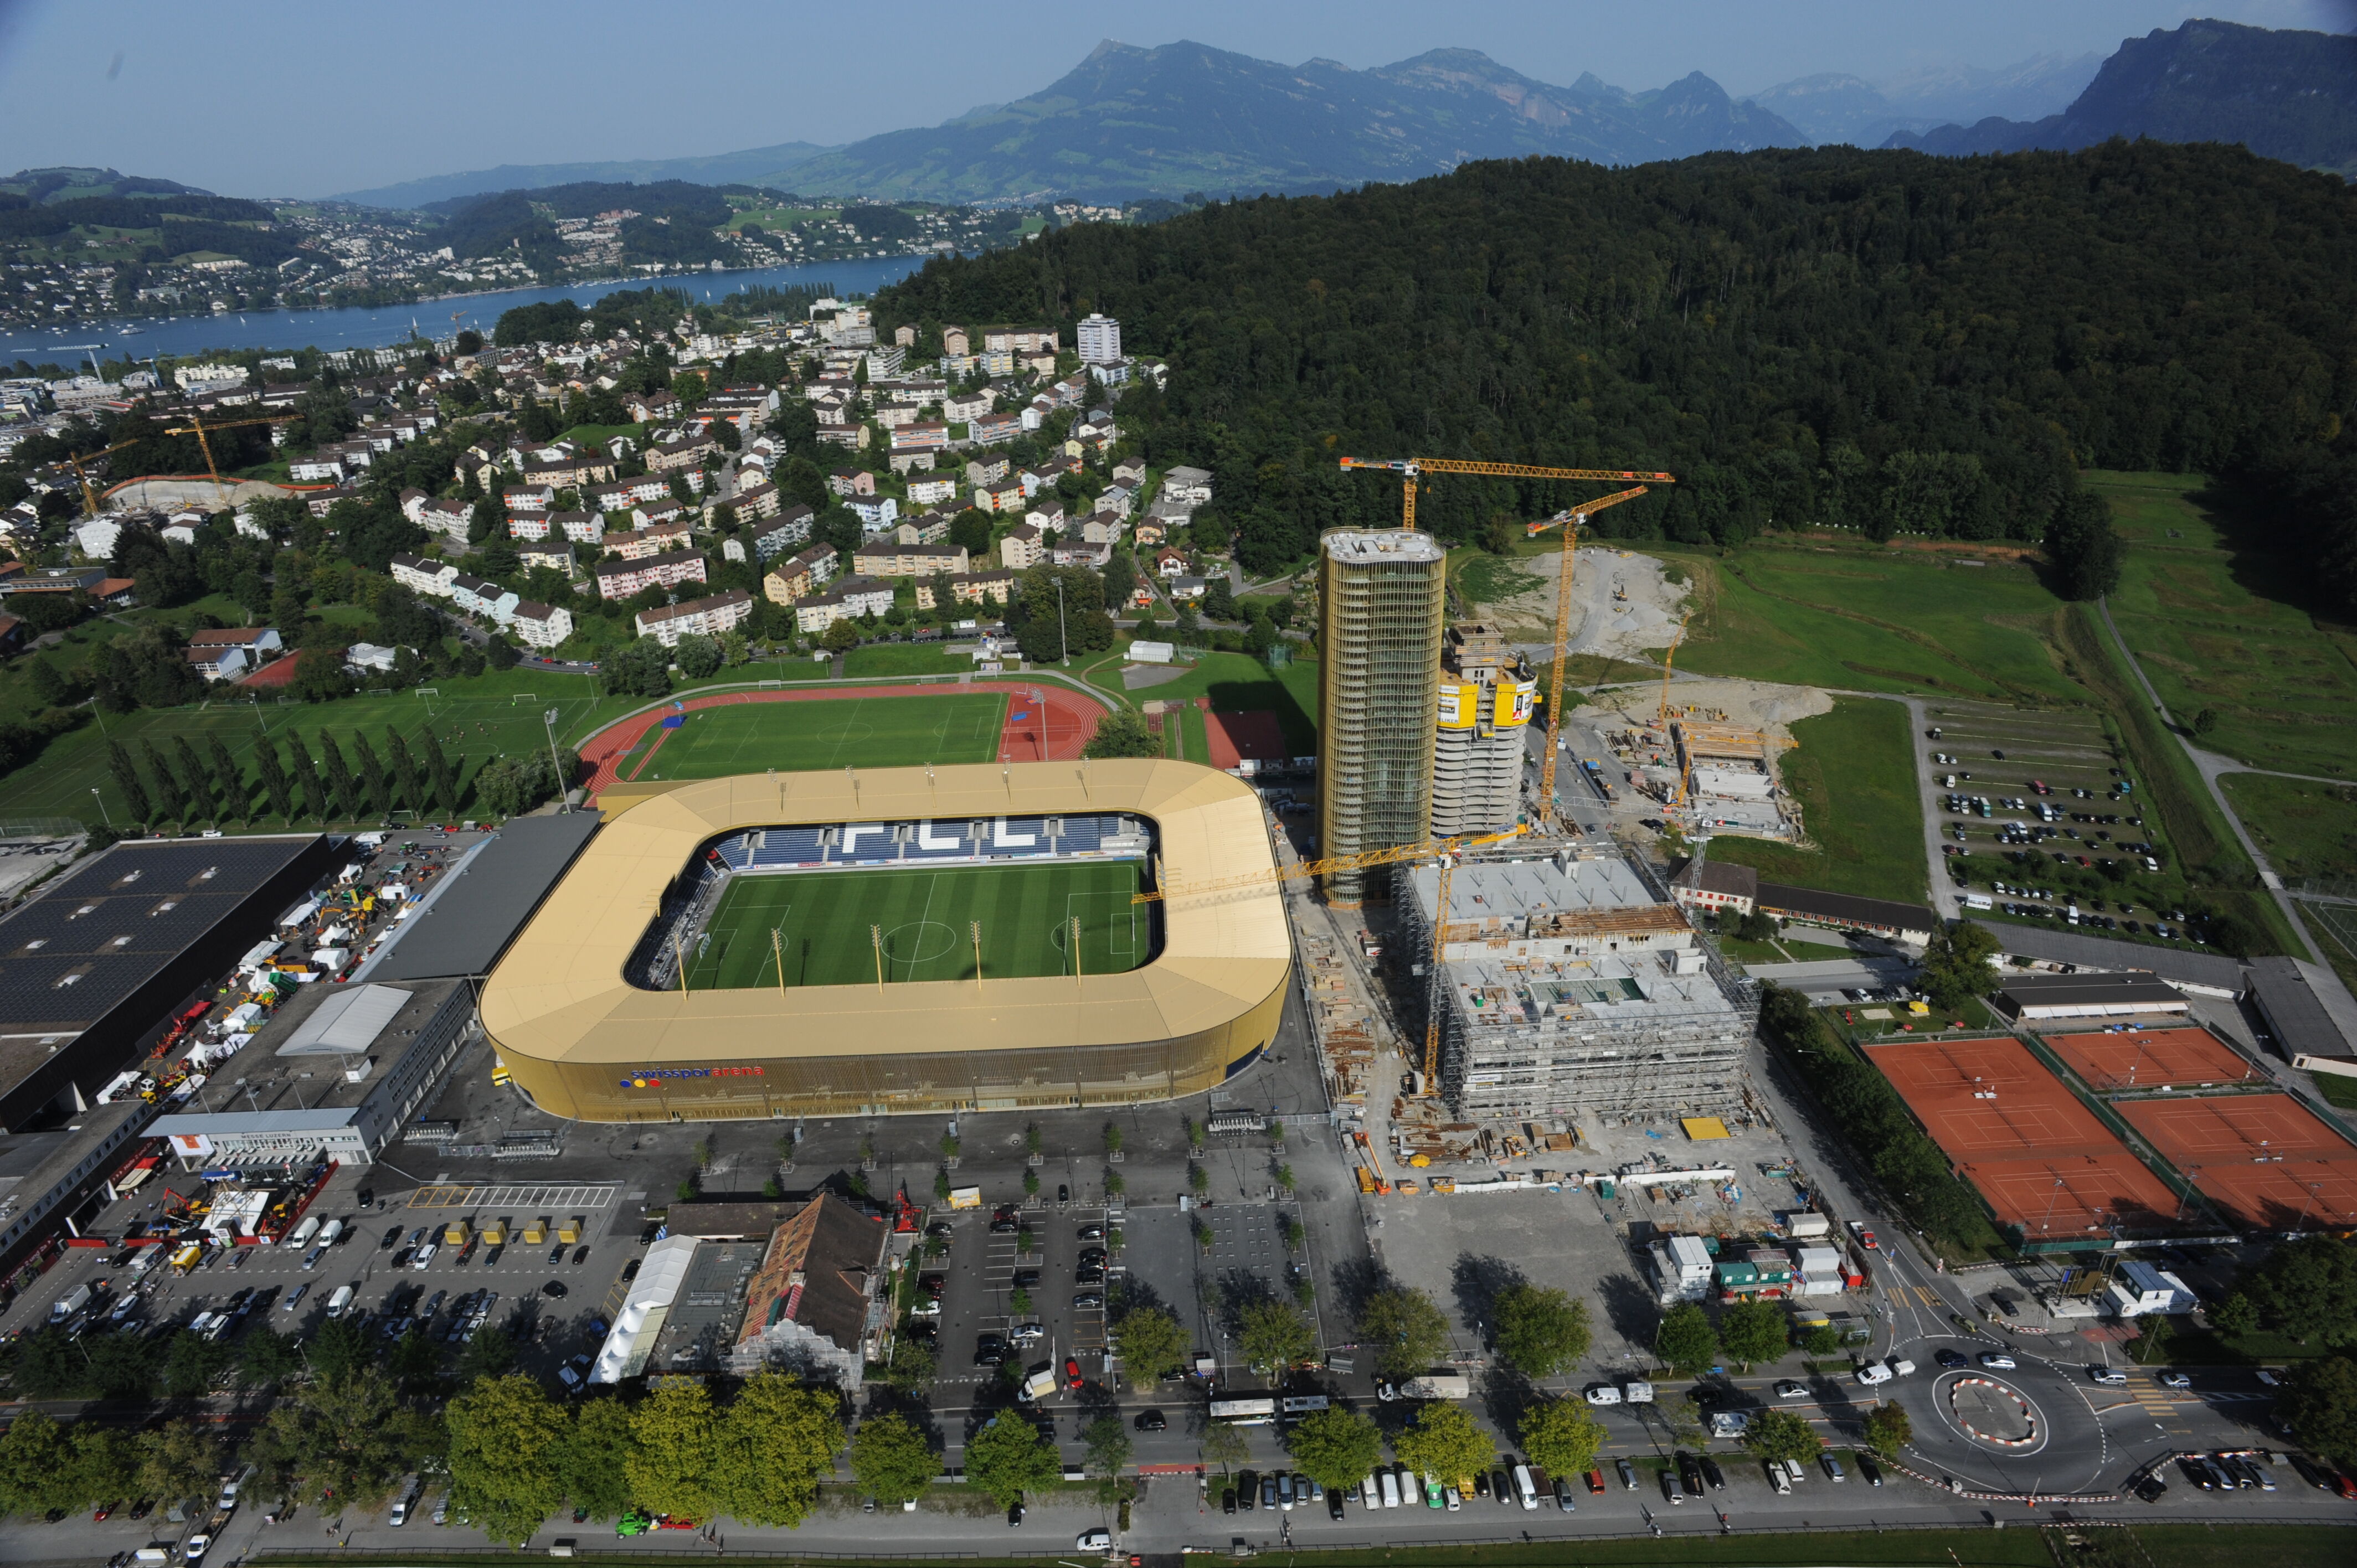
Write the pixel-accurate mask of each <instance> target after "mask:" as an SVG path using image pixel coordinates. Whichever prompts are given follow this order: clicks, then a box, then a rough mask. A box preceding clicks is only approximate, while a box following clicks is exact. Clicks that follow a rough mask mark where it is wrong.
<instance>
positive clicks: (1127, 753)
mask: <svg viewBox="0 0 2357 1568" xmlns="http://www.w3.org/2000/svg"><path fill="white" fill-rule="evenodd" d="M1081 755H1082V757H1160V756H1161V755H1162V737H1161V736H1158V735H1156V734H1155V733H1154V732H1153V731H1152V730H1150V729H1148V728H1146V715H1145V714H1141V713H1138V712H1137V711H1136V710H1135V709H1134V708H1115V709H1114V711H1113V712H1111V713H1109V714H1105V715H1104V717H1103V718H1101V719H1099V720H1098V721H1097V727H1096V732H1095V733H1094V734H1092V735H1091V736H1089V740H1088V744H1087V745H1086V746H1082V748H1081Z"/></svg>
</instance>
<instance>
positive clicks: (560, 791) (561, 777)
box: [540, 708, 573, 811]
mask: <svg viewBox="0 0 2357 1568" xmlns="http://www.w3.org/2000/svg"><path fill="white" fill-rule="evenodd" d="M540 722H541V726H542V727H543V728H544V729H545V730H547V732H548V765H549V767H550V768H553V769H554V770H555V773H556V800H557V810H559V811H571V810H572V809H573V807H572V805H571V804H570V802H569V801H567V800H566V799H565V786H566V784H567V782H568V781H567V780H566V779H565V764H563V763H562V762H559V761H558V760H557V759H556V710H555V709H554V708H551V709H549V710H548V712H546V713H544V714H542V715H541V716H540Z"/></svg>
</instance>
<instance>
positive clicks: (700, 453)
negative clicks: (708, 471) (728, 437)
mask: <svg viewBox="0 0 2357 1568" xmlns="http://www.w3.org/2000/svg"><path fill="white" fill-rule="evenodd" d="M719 455H720V443H718V442H717V441H715V440H714V439H713V438H712V437H711V436H709V435H700V434H699V435H683V436H681V437H680V438H679V439H678V440H676V441H666V442H663V443H662V445H660V446H650V447H648V448H647V471H648V472H650V473H666V474H667V473H672V472H674V471H676V472H681V473H694V472H696V471H698V470H699V469H700V468H701V466H702V464H703V462H704V459H705V458H706V457H716V456H719ZM688 482H689V483H690V484H694V482H695V481H694V479H690V480H689V481H688Z"/></svg>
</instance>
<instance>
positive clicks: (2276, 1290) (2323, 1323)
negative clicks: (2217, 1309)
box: [2241, 1236, 2357, 1349]
mask: <svg viewBox="0 0 2357 1568" xmlns="http://www.w3.org/2000/svg"><path fill="white" fill-rule="evenodd" d="M2241 1288H2242V1294H2244V1295H2245V1296H2247V1297H2249V1299H2250V1301H2251V1302H2252V1304H2253V1305H2255V1306H2256V1307H2257V1308H2258V1309H2259V1311H2260V1312H2261V1313H2262V1314H2263V1315H2265V1316H2266V1317H2267V1318H2268V1319H2270V1320H2271V1321H2272V1322H2274V1324H2275V1325H2276V1326H2277V1327H2278V1328H2281V1329H2282V1330H2283V1331H2284V1332H2285V1333H2286V1334H2288V1335H2290V1336H2291V1337H2293V1338H2294V1339H2297V1340H2298V1341H2299V1342H2300V1343H2301V1344H2303V1345H2305V1344H2308V1343H2309V1342H2310V1341H2314V1342H2316V1343H2319V1344H2321V1345H2324V1346H2327V1347H2329V1348H2333V1349H2347V1348H2352V1347H2357V1244H2352V1243H2351V1242H2347V1241H2342V1240H2336V1239H2334V1238H2333V1237H2330V1236H2303V1237H2301V1238H2300V1239H2299V1240H2297V1241H2287V1242H2285V1243H2283V1244H2282V1245H2281V1246H2279V1247H2277V1248H2276V1250H2275V1251H2272V1252H2270V1253H2268V1254H2267V1256H2266V1259H2265V1260H2264V1261H2263V1262H2260V1264H2259V1265H2258V1267H2256V1268H2255V1269H2253V1270H2251V1271H2249V1272H2248V1273H2245V1274H2244V1278H2243V1281H2242V1287H2241Z"/></svg>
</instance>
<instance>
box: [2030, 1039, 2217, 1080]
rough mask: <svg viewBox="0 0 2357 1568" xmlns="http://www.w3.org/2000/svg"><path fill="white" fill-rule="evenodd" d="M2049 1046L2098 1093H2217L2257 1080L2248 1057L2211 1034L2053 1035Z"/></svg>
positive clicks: (2048, 1040)
mask: <svg viewBox="0 0 2357 1568" xmlns="http://www.w3.org/2000/svg"><path fill="white" fill-rule="evenodd" d="M2045 1044H2046V1046H2047V1047H2048V1048H2049V1049H2050V1050H2051V1051H2053V1053H2054V1054H2055V1055H2056V1056H2059V1057H2061V1058H2062V1060H2063V1062H2064V1064H2065V1065H2066V1066H2068V1067H2069V1068H2070V1069H2071V1070H2072V1072H2075V1073H2077V1074H2078V1075H2079V1076H2080V1078H2082V1079H2084V1080H2085V1081H2086V1084H2087V1087H2088V1088H2090V1089H2093V1090H2098V1091H2102V1090H2114V1089H2158V1088H2159V1087H2160V1086H2161V1085H2163V1084H2167V1085H2169V1087H2171V1088H2174V1089H2190V1088H2201V1089H2210V1088H2215V1087H2216V1086H2218V1085H2220V1084H2227V1083H2244V1082H2247V1081H2249V1080H2251V1079H2256V1078H2258V1077H2259V1076H2260V1075H2259V1069H2257V1068H2256V1067H2255V1066H2253V1065H2252V1063H2251V1062H2250V1060H2249V1058H2245V1057H2244V1056H2243V1055H2241V1054H2240V1053H2239V1052H2237V1051H2236V1050H2235V1049H2234V1048H2233V1047H2232V1046H2229V1045H2227V1044H2226V1043H2225V1042H2224V1041H2223V1040H2221V1039H2219V1038H2218V1037H2217V1036H2215V1035H2212V1033H2210V1031H2209V1030H2207V1029H2137V1030H2135V1031H2133V1032H2131V1033H2126V1034H2115V1035H2048V1036H2045Z"/></svg>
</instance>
